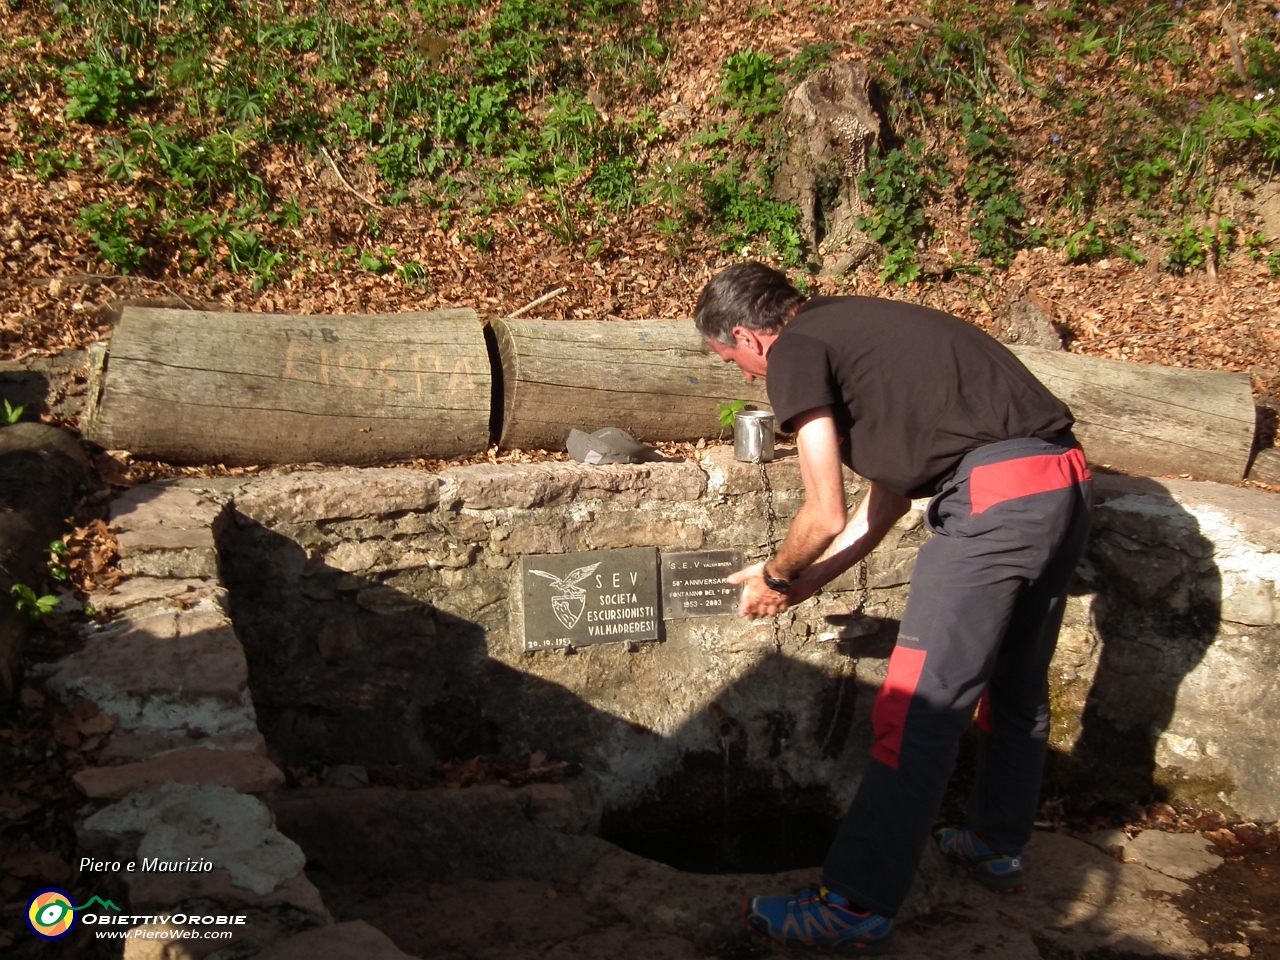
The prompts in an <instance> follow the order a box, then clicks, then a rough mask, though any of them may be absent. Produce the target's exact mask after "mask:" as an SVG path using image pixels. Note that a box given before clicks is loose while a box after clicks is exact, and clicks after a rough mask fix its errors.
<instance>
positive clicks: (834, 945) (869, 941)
mask: <svg viewBox="0 0 1280 960" xmlns="http://www.w3.org/2000/svg"><path fill="white" fill-rule="evenodd" d="M742 915H743V916H744V917H745V918H746V920H747V927H748V928H749V929H750V930H752V931H754V932H755V933H758V934H760V935H762V936H765V937H768V938H769V939H770V940H772V941H773V942H774V943H777V944H780V945H782V946H784V947H790V948H792V949H801V950H803V949H808V950H816V951H820V952H823V953H834V954H837V955H839V956H842V957H865V956H873V955H875V954H878V953H884V951H885V950H887V949H889V940H890V937H891V935H892V933H893V921H892V920H890V919H889V918H888V917H882V916H880V915H879V914H878V913H871V912H870V911H868V912H866V913H859V912H857V911H855V910H850V909H849V901H848V900H846V899H845V898H844V897H842V896H840V894H838V893H832V892H831V891H830V890H828V889H826V888H825V887H810V888H809V889H808V890H805V891H804V892H802V893H797V894H795V895H794V896H790V897H756V898H754V899H753V900H749V901H748V900H743V901H742Z"/></svg>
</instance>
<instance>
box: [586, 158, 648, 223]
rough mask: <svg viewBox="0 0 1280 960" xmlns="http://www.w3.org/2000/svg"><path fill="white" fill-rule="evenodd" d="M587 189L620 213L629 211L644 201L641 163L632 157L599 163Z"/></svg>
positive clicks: (603, 203)
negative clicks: (640, 172) (641, 185)
mask: <svg viewBox="0 0 1280 960" xmlns="http://www.w3.org/2000/svg"><path fill="white" fill-rule="evenodd" d="M587 189H588V190H590V191H591V195H592V196H593V197H594V198H595V199H596V201H597V202H598V203H600V204H602V205H603V206H606V207H608V208H609V209H611V210H616V211H618V212H619V213H629V212H630V211H631V210H632V208H634V207H638V206H640V205H641V203H643V202H644V198H643V196H642V194H641V190H640V177H639V165H638V164H637V163H636V161H635V159H634V158H632V157H626V156H623V157H615V158H614V159H612V160H606V161H604V162H603V163H600V164H597V166H596V170H595V173H593V174H592V175H591V179H590V180H588V181H587Z"/></svg>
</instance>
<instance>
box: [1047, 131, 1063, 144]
mask: <svg viewBox="0 0 1280 960" xmlns="http://www.w3.org/2000/svg"><path fill="white" fill-rule="evenodd" d="M1049 139H1050V140H1052V141H1053V142H1054V143H1057V142H1058V141H1059V140H1061V139H1062V138H1061V137H1060V136H1058V135H1057V134H1056V133H1051V134H1049Z"/></svg>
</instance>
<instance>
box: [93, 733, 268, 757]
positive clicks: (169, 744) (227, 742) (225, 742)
mask: <svg viewBox="0 0 1280 960" xmlns="http://www.w3.org/2000/svg"><path fill="white" fill-rule="evenodd" d="M190 747H205V748H207V749H214V750H237V751H241V752H243V753H254V754H257V755H258V756H260V757H265V756H266V755H267V741H266V740H264V739H263V737H262V734H261V733H259V732H258V731H257V730H242V731H239V732H237V733H218V734H214V735H213V736H199V735H197V734H196V732H195V731H192V730H185V729H181V728H179V729H177V730H161V729H157V728H155V727H139V728H137V729H133V730H121V729H119V728H117V729H116V730H115V732H114V733H112V734H111V737H110V739H109V740H108V741H107V745H106V746H105V747H103V748H102V752H101V753H100V754H98V763H99V764H100V765H104V766H107V765H111V764H117V763H122V762H123V763H129V762H133V761H138V760H151V759H152V758H154V757H158V756H160V755H162V754H166V753H172V752H173V751H174V750H186V749H189V748H190Z"/></svg>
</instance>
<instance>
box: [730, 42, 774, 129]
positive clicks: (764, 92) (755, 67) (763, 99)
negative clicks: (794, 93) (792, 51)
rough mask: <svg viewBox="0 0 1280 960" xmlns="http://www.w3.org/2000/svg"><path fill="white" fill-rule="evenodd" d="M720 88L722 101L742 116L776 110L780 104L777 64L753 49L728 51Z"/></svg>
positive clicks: (764, 54) (769, 57) (766, 55)
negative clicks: (732, 52) (722, 95)
mask: <svg viewBox="0 0 1280 960" xmlns="http://www.w3.org/2000/svg"><path fill="white" fill-rule="evenodd" d="M720 89H721V90H722V91H723V94H724V99H725V102H726V103H727V104H728V105H729V106H731V107H733V108H734V109H735V110H737V111H739V112H740V113H741V114H742V115H743V116H753V115H761V114H769V113H776V112H777V110H778V108H779V107H780V106H781V105H782V93H783V87H782V84H781V83H780V82H779V80H778V63H777V61H775V60H774V59H773V57H771V56H769V55H768V54H766V53H757V52H756V51H755V50H740V51H739V52H737V53H734V54H730V56H729V57H728V59H726V60H725V62H724V71H723V73H722V75H721V79H720Z"/></svg>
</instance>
